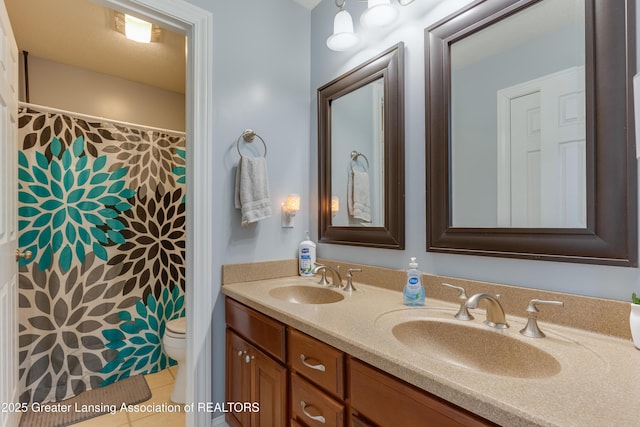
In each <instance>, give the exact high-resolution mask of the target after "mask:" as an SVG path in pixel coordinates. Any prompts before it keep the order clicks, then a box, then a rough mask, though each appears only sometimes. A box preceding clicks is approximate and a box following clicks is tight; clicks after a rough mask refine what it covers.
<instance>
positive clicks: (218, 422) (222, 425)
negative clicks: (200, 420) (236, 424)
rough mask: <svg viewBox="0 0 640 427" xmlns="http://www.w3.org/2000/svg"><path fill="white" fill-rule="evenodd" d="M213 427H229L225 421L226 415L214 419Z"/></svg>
mask: <svg viewBox="0 0 640 427" xmlns="http://www.w3.org/2000/svg"><path fill="white" fill-rule="evenodd" d="M211 426H212V427H229V424H227V422H226V421H225V420H224V415H220V416H219V417H216V418H214V419H213V424H211Z"/></svg>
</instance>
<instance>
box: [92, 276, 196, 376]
mask: <svg viewBox="0 0 640 427" xmlns="http://www.w3.org/2000/svg"><path fill="white" fill-rule="evenodd" d="M184 315H185V310H184V292H183V291H182V290H181V289H180V287H179V286H173V291H169V288H168V287H165V288H164V289H163V291H162V294H161V295H160V298H159V300H156V298H155V297H154V296H153V294H149V295H147V304H146V305H145V303H144V302H143V301H142V300H139V301H138V302H137V303H136V305H135V311H133V312H131V311H126V310H123V311H121V312H120V313H119V316H120V319H121V320H122V323H121V324H120V326H119V328H117V329H107V330H105V331H102V335H103V336H104V338H105V339H106V341H107V344H106V345H105V347H107V348H109V349H113V350H117V351H118V355H117V356H116V357H115V359H113V360H111V361H109V362H108V363H107V364H106V365H104V367H103V368H102V370H101V371H100V372H101V373H103V374H111V373H113V375H111V376H110V377H108V378H106V379H105V380H104V381H103V382H102V384H101V386H105V385H108V384H111V383H113V382H115V381H118V380H122V379H124V378H128V377H130V376H132V375H138V374H150V373H153V372H158V371H161V370H163V369H165V368H167V367H169V366H173V365H176V364H177V362H176V361H175V360H173V359H171V358H170V357H169V356H167V355H166V354H165V352H164V351H163V350H162V337H163V336H164V330H165V325H166V322H167V321H169V320H173V319H177V318H179V317H183V316H184Z"/></svg>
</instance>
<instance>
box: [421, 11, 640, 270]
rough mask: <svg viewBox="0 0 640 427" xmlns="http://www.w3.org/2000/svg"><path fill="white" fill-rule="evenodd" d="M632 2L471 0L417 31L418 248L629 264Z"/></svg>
mask: <svg viewBox="0 0 640 427" xmlns="http://www.w3.org/2000/svg"><path fill="white" fill-rule="evenodd" d="M634 9H635V4H634V2H633V1H631V0H629V1H623V0H621V1H615V2H613V1H610V0H496V1H480V2H475V3H473V4H472V5H470V6H469V7H467V8H466V9H463V10H462V11H460V12H458V13H456V14H455V15H453V16H451V17H449V18H447V19H445V20H444V21H441V22H440V23H438V24H435V25H434V26H433V27H431V28H428V29H427V30H426V34H425V38H426V40H425V46H426V49H427V118H426V125H427V129H426V133H427V165H428V171H427V188H428V219H427V250H429V251H435V252H449V253H464V254H475V255H492V256H508V257H523V258H534V259H546V260H556V261H572V262H584V263H598V264H611V265H621V266H635V265H636V264H637V214H636V210H637V202H636V200H637V190H636V159H635V155H634V151H633V148H634V139H633V138H634V134H633V109H632V98H631V93H632V91H631V81H632V77H633V73H634V69H635V43H634V41H635V31H634V27H635V25H634V23H635V10H634ZM596 35H597V37H596Z"/></svg>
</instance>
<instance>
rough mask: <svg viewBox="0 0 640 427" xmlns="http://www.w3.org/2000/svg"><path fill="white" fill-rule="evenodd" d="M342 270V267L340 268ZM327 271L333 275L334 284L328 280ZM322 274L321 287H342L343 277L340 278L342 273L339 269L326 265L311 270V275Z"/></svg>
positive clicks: (317, 265)
mask: <svg viewBox="0 0 640 427" xmlns="http://www.w3.org/2000/svg"><path fill="white" fill-rule="evenodd" d="M338 268H340V267H338ZM327 271H330V272H331V275H332V276H333V283H332V284H330V283H329V281H328V280H327ZM320 272H322V278H321V279H320V282H318V283H320V284H321V285H325V286H336V287H342V276H340V272H339V271H338V270H337V269H334V268H333V267H330V266H328V265H324V264H316V266H315V267H313V270H311V273H313V274H317V273H320Z"/></svg>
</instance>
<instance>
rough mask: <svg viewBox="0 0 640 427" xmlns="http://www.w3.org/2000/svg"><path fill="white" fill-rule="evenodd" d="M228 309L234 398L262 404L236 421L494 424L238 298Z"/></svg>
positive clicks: (232, 419)
mask: <svg viewBox="0 0 640 427" xmlns="http://www.w3.org/2000/svg"><path fill="white" fill-rule="evenodd" d="M225 309H226V321H227V349H226V350H227V362H226V363H227V371H226V373H227V378H226V392H227V400H228V401H233V402H252V403H253V402H259V404H260V411H258V412H246V411H243V412H232V413H228V414H227V422H228V423H229V424H230V425H232V426H259V425H269V426H274V427H276V426H286V425H289V422H290V423H291V425H294V426H295V425H299V426H309V427H313V426H334V427H342V426H387V425H402V426H414V425H420V424H421V423H423V422H425V420H429V422H430V423H433V425H447V426H489V425H494V424H493V423H491V422H489V421H487V420H483V419H481V418H480V417H477V416H475V415H473V414H471V413H470V412H468V411H466V410H464V409H462V408H459V407H457V406H455V405H452V404H451V403H449V402H446V401H444V400H442V399H439V398H437V397H436V396H434V395H432V394H430V393H428V392H426V391H424V390H420V389H419V388H417V387H415V386H412V385H410V384H408V383H406V382H404V381H402V380H399V379H398V378H395V377H393V376H391V375H389V374H386V373H384V372H383V371H380V370H378V369H376V368H374V367H372V366H371V365H368V364H367V363H364V362H362V361H360V360H358V359H357V358H355V357H352V356H350V355H348V354H346V353H345V352H343V351H340V350H338V349H336V348H334V347H332V346H330V345H327V344H326V343H324V342H322V341H320V340H317V339H315V338H313V337H311V336H309V335H306V334H304V333H302V332H300V331H298V330H296V329H295V328H293V327H291V326H287V325H285V324H283V323H281V322H278V321H276V320H274V319H272V318H270V317H268V316H265V315H263V314H261V313H259V312H257V311H255V310H253V309H251V308H249V307H247V306H245V305H243V304H240V303H239V302H237V301H235V300H233V299H231V298H227V300H226V303H225ZM243 337H244V338H243ZM287 377H288V378H287Z"/></svg>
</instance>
